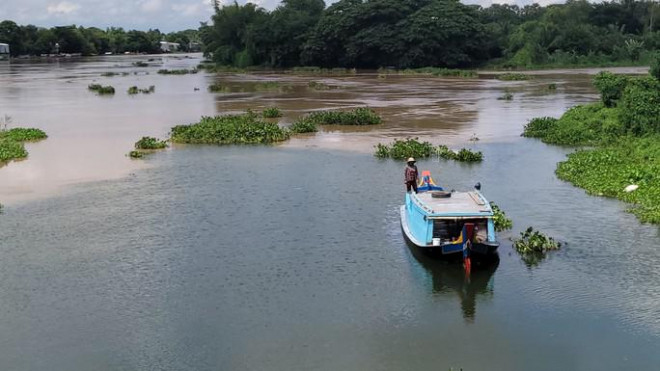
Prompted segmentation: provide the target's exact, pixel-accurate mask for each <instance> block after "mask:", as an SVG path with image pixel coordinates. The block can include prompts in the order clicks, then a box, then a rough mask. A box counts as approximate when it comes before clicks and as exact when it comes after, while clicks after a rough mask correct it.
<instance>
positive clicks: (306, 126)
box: [289, 117, 318, 134]
mask: <svg viewBox="0 0 660 371" xmlns="http://www.w3.org/2000/svg"><path fill="white" fill-rule="evenodd" d="M289 131H290V132H291V133H293V134H301V133H315V132H317V131H318V128H317V127H316V124H315V123H314V121H312V120H310V119H309V118H308V117H301V118H299V119H298V120H296V121H295V122H294V123H293V124H291V125H290V126H289Z"/></svg>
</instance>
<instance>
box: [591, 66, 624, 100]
mask: <svg viewBox="0 0 660 371" xmlns="http://www.w3.org/2000/svg"><path fill="white" fill-rule="evenodd" d="M628 80H629V78H628V77H627V76H624V75H615V74H613V73H612V72H607V71H601V72H599V73H598V74H597V75H596V77H594V86H595V87H596V89H597V90H598V92H599V93H600V97H601V100H602V101H603V104H604V105H605V107H614V106H616V103H617V101H618V100H619V99H621V96H622V95H623V91H624V89H625V88H626V85H628Z"/></svg>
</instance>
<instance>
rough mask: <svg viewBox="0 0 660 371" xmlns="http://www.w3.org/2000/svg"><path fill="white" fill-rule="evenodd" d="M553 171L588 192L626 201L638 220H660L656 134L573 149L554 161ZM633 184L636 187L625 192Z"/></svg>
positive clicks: (659, 146)
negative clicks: (561, 158) (561, 159)
mask: <svg viewBox="0 0 660 371" xmlns="http://www.w3.org/2000/svg"><path fill="white" fill-rule="evenodd" d="M556 174H557V176H558V177H559V178H560V179H562V180H566V181H568V182H571V183H572V184H573V185H575V186H578V187H580V188H584V189H585V190H586V191H587V193H589V194H592V195H596V196H604V197H612V198H617V199H619V200H622V201H626V202H629V203H631V204H633V205H634V206H633V207H632V208H631V209H630V210H629V211H631V212H632V213H633V214H635V215H636V216H637V217H638V218H639V219H640V220H641V221H642V222H649V223H655V224H660V135H655V136H648V137H644V138H636V137H631V136H628V137H623V138H621V139H619V140H618V141H616V142H614V143H610V144H608V145H603V146H601V147H598V148H595V149H591V150H582V151H577V152H575V153H572V154H570V155H568V160H566V161H564V162H560V163H559V164H558V166H557V170H556ZM633 184H634V185H638V186H639V188H638V189H637V190H635V191H632V192H626V191H625V188H626V187H627V186H629V185H633Z"/></svg>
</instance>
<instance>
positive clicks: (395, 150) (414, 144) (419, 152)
mask: <svg viewBox="0 0 660 371" xmlns="http://www.w3.org/2000/svg"><path fill="white" fill-rule="evenodd" d="M433 153H434V148H433V144H431V143H429V142H420V141H419V140H418V138H408V139H406V140H400V139H395V140H394V142H393V143H392V144H390V145H386V144H382V143H378V144H377V145H376V152H375V153H374V156H376V157H378V158H393V159H395V160H403V159H406V158H408V157H414V158H417V159H419V158H427V157H431V156H432V155H433Z"/></svg>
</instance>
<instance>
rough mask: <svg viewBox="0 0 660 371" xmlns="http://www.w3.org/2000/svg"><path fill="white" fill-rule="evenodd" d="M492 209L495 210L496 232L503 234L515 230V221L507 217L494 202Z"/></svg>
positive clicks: (491, 204) (491, 205)
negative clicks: (508, 230)
mask: <svg viewBox="0 0 660 371" xmlns="http://www.w3.org/2000/svg"><path fill="white" fill-rule="evenodd" d="M490 208H491V209H492V210H493V223H494V224H495V231H497V232H502V231H506V230H507V229H511V228H513V221H511V219H509V218H507V217H506V213H504V211H502V209H500V207H499V206H497V205H496V204H495V203H494V202H492V201H491V202H490Z"/></svg>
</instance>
